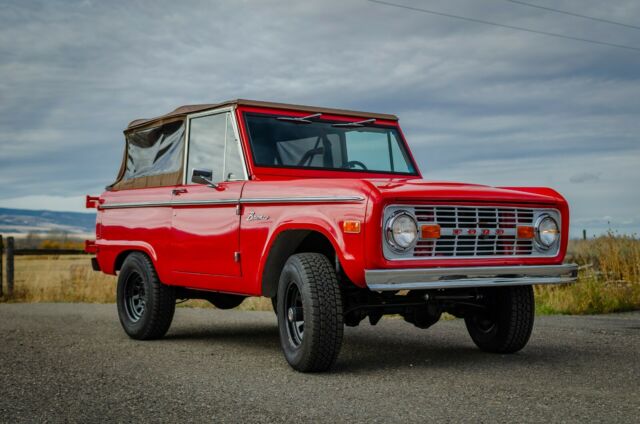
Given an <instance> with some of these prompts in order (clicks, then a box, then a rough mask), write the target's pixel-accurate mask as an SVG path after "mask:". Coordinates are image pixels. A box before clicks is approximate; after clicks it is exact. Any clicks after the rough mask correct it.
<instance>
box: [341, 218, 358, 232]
mask: <svg viewBox="0 0 640 424" xmlns="http://www.w3.org/2000/svg"><path fill="white" fill-rule="evenodd" d="M342 230H343V231H344V232H345V233H352V234H358V233H359V232H360V221H344V222H343V223H342Z"/></svg>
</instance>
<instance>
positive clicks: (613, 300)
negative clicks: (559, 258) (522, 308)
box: [535, 233, 640, 314]
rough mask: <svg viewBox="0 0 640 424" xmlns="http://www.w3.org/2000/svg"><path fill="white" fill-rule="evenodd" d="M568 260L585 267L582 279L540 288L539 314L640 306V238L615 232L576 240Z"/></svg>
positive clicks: (585, 312)
mask: <svg viewBox="0 0 640 424" xmlns="http://www.w3.org/2000/svg"><path fill="white" fill-rule="evenodd" d="M567 261H568V262H575V263H577V264H578V265H580V266H581V270H580V273H579V278H578V282H577V283H576V284H573V285H568V286H546V287H544V286H538V287H536V289H535V290H536V302H537V309H538V313H560V314H600V313H608V312H620V311H630V310H636V309H640V240H638V239H637V238H636V237H628V236H616V235H614V234H612V233H610V234H608V235H606V236H602V237H598V238H594V239H591V240H579V241H572V242H571V243H570V244H569V252H568V255H567Z"/></svg>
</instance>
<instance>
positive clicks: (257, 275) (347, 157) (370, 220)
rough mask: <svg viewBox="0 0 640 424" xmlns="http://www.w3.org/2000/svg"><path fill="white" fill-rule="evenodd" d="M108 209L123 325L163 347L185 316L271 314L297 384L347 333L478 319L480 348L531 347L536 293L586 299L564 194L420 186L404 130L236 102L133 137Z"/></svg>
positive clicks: (330, 356)
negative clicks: (268, 310) (392, 319)
mask: <svg viewBox="0 0 640 424" xmlns="http://www.w3.org/2000/svg"><path fill="white" fill-rule="evenodd" d="M124 134H125V139H126V147H125V152H124V157H123V160H122V166H121V168H120V172H119V174H118V177H117V179H116V181H115V182H114V183H113V184H111V185H110V186H108V187H107V190H106V192H105V193H103V194H102V195H100V196H99V197H91V196H87V207H95V208H97V209H98V214H97V223H96V240H95V241H88V242H87V251H88V252H91V253H95V258H93V259H92V263H93V267H94V269H95V270H101V271H102V272H105V273H107V274H117V275H118V288H117V304H118V314H119V317H120V322H121V323H122V326H123V328H124V330H125V332H126V333H127V334H128V335H129V336H130V337H132V338H134V339H143V340H144V339H154V338H159V337H162V336H163V335H164V334H165V333H166V332H167V330H168V329H169V326H170V325H171V321H172V319H173V314H174V309H175V304H176V300H180V299H206V300H208V301H210V302H211V303H212V304H214V305H215V306H216V307H218V308H220V309H230V308H234V307H236V306H238V305H240V304H241V303H242V301H243V300H244V299H245V298H246V297H247V296H265V297H269V298H271V300H272V302H273V307H274V310H275V312H276V315H277V319H278V327H279V332H280V343H281V345H282V349H283V351H284V356H285V358H286V360H287V361H288V362H289V364H290V365H291V366H292V367H293V368H295V369H296V370H299V371H323V370H327V369H329V368H330V367H331V366H332V364H333V363H334V362H335V361H336V358H337V356H338V353H339V351H340V346H341V343H342V335H343V327H344V325H349V326H356V325H358V324H360V322H361V321H362V320H364V319H365V318H366V319H368V320H369V322H370V323H371V324H372V325H375V324H376V323H377V322H378V321H379V320H380V318H381V317H382V316H383V315H385V314H399V315H400V316H402V317H403V318H404V320H405V321H407V322H409V323H411V324H413V325H415V326H417V327H419V328H427V327H430V326H431V325H433V324H435V323H436V322H437V321H438V320H439V319H440V316H441V314H442V313H443V312H448V313H449V314H452V315H454V316H456V317H461V318H464V322H465V324H466V327H467V329H468V331H469V334H470V335H471V338H472V339H473V341H474V342H475V344H476V345H477V346H478V347H479V348H480V349H482V350H485V351H488V352H496V353H512V352H516V351H518V350H520V349H522V348H523V347H524V346H525V344H526V343H527V341H528V340H529V336H530V334H531V330H532V326H533V320H534V296H533V290H532V285H533V284H556V283H570V282H573V281H575V279H576V274H577V267H576V266H575V265H572V264H571V265H568V264H563V259H564V256H565V252H566V247H567V239H568V228H569V209H568V206H567V202H566V201H565V199H564V198H563V197H562V196H561V195H560V194H558V193H557V192H556V191H554V190H552V189H550V188H538V187H536V188H531V187H527V188H520V187H500V188H496V187H487V186H480V185H473V184H459V183H445V182H432V181H425V180H423V179H422V176H421V174H420V171H419V169H418V167H417V165H416V163H415V160H414V159H413V157H412V155H411V151H410V150H409V147H408V145H407V143H406V141H405V139H404V136H403V135H402V131H401V130H400V126H399V125H398V118H397V117H396V116H394V115H387V114H379V113H364V112H355V111H349V110H338V109H327V108H321V107H310V106H298V105H289V104H279V103H266V102H258V101H249V100H234V101H229V102H224V103H220V104H205V105H193V106H183V107H180V108H178V109H176V110H174V111H173V112H170V113H168V114H166V115H164V116H160V117H157V118H153V119H140V120H136V121H133V122H131V124H130V125H129V127H128V128H127V129H126V130H125V132H124Z"/></svg>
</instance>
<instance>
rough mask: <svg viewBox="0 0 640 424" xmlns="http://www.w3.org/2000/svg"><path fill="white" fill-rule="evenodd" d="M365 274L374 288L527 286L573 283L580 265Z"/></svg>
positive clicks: (418, 288)
mask: <svg viewBox="0 0 640 424" xmlns="http://www.w3.org/2000/svg"><path fill="white" fill-rule="evenodd" d="M364 275H365V280H366V283H367V286H369V289H371V290H375V291H393V290H420V289H454V288H468V287H501V286H524V285H531V284H566V283H573V282H574V281H576V278H577V277H578V265H576V264H565V265H531V266H525V265H520V266H485V267H465V268H418V269H367V270H365V274H364Z"/></svg>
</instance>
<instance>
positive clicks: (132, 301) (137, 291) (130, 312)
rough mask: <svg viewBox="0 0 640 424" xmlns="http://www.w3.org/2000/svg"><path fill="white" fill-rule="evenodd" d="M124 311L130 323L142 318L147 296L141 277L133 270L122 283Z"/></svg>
mask: <svg viewBox="0 0 640 424" xmlns="http://www.w3.org/2000/svg"><path fill="white" fill-rule="evenodd" d="M124 297H125V302H124V310H125V312H126V313H127V318H128V319H129V320H130V321H131V322H137V321H139V320H140V318H142V317H143V316H144V309H145V305H146V302H147V295H146V292H145V290H144V281H143V280H142V276H141V275H140V274H139V273H138V272H137V271H136V270H133V271H131V273H130V274H129V275H128V276H127V279H126V280H125V282H124Z"/></svg>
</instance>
